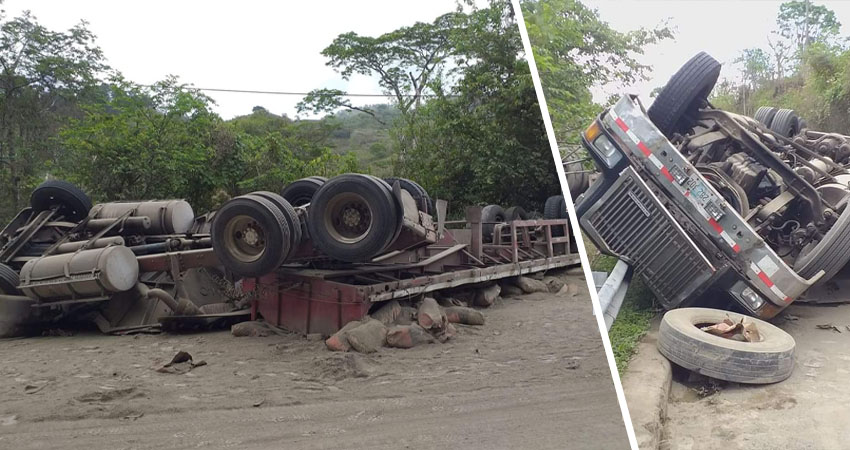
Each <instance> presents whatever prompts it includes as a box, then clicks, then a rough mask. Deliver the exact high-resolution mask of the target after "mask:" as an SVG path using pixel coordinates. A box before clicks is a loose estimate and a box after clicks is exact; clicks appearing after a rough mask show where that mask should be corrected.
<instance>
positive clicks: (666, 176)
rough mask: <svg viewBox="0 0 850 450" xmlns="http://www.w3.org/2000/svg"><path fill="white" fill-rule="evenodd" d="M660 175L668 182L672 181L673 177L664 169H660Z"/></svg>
mask: <svg viewBox="0 0 850 450" xmlns="http://www.w3.org/2000/svg"><path fill="white" fill-rule="evenodd" d="M661 174H662V175H664V177H665V178H667V180H668V181H673V175H670V171H669V170H667V168H666V167H662V168H661Z"/></svg>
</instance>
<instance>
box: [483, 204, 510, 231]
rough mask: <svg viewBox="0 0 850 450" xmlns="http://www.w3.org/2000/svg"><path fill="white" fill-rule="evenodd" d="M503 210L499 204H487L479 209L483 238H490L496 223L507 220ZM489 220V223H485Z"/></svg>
mask: <svg viewBox="0 0 850 450" xmlns="http://www.w3.org/2000/svg"><path fill="white" fill-rule="evenodd" d="M507 221H508V219H507V215H506V214H505V210H504V209H502V207H501V206H499V205H487V206H485V207H484V208H482V209H481V222H482V223H483V224H482V225H481V234H482V235H483V236H484V239H487V240H490V239H491V238H492V237H493V231H494V230H495V229H496V223H504V222H507ZM487 222H490V223H487Z"/></svg>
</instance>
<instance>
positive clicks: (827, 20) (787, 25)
mask: <svg viewBox="0 0 850 450" xmlns="http://www.w3.org/2000/svg"><path fill="white" fill-rule="evenodd" d="M776 24H777V26H778V27H779V30H778V33H779V34H780V35H781V36H782V37H784V38H785V39H788V40H790V42H791V45H792V48H793V49H794V51H795V54H796V56H797V58H800V57H801V56H802V55H803V53H804V52H805V51H806V49H807V48H808V47H809V46H810V45H812V44H815V43H821V44H834V43H835V41H836V39H837V38H838V34H839V31H840V29H841V22H839V21H838V19H837V18H836V17H835V12H834V11H832V10H831V9H829V8H827V7H826V6H823V5H815V4H814V3H812V1H811V0H793V1H790V2H785V3H783V4H781V5H780V6H779V14H778V15H777V17H776Z"/></svg>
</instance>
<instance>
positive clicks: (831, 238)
mask: <svg viewBox="0 0 850 450" xmlns="http://www.w3.org/2000/svg"><path fill="white" fill-rule="evenodd" d="M812 245H814V246H813V247H812ZM848 261H850V206H845V207H844V211H843V212H842V213H841V215H840V216H838V220H836V221H835V223H834V224H833V225H832V228H830V229H829V231H827V232H826V234H825V235H824V236H823V239H821V241H820V242H818V243H817V244H809V245H808V246H806V247H804V248H803V251H801V252H800V254H799V255H797V259H796V260H795V261H794V271H795V272H797V274H798V275H800V276H801V277H803V278H811V277H813V276H815V274H817V273H818V272H820V271H821V270H823V271H824V274H823V276H822V277H821V279H820V280H818V282H817V284H823V283H826V282H827V281H829V280H830V279H831V278H832V277H834V276H835V274H837V273H838V271H840V270H841V269H842V268H843V267H844V266H845V265H847V262H848Z"/></svg>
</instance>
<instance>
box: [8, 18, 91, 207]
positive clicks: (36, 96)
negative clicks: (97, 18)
mask: <svg viewBox="0 0 850 450" xmlns="http://www.w3.org/2000/svg"><path fill="white" fill-rule="evenodd" d="M0 68H2V71H0V216H5V217H8V216H9V215H10V214H14V212H16V211H17V209H19V208H20V207H21V206H23V203H24V200H23V199H24V197H25V196H26V195H27V194H28V191H29V190H30V189H31V188H32V187H34V186H35V185H36V184H37V183H38V181H39V179H42V178H43V177H44V176H45V161H49V160H51V159H52V158H54V156H55V153H54V146H53V144H52V138H53V137H54V136H55V134H56V130H57V129H58V128H59V127H60V126H61V125H62V124H63V123H64V122H65V120H66V119H67V117H69V116H72V115H74V114H76V108H75V104H76V102H77V101H78V99H79V98H80V97H81V96H90V95H95V94H96V90H95V89H94V86H95V85H96V84H97V83H98V75H99V74H100V73H102V72H103V71H105V70H106V69H107V67H106V65H105V63H104V61H103V55H102V53H101V51H100V49H99V48H98V47H97V45H95V42H94V36H93V35H92V34H91V32H90V31H89V30H88V28H87V27H86V23H85V22H81V23H80V24H78V25H76V26H74V27H72V28H71V29H70V30H68V31H66V32H56V31H51V30H48V29H47V28H45V27H44V26H42V25H40V24H39V23H38V21H37V19H36V18H35V17H34V16H32V15H31V14H30V13H29V12H24V13H23V14H22V15H21V16H20V17H16V18H12V19H9V18H7V17H6V15H5V13H0Z"/></svg>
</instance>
